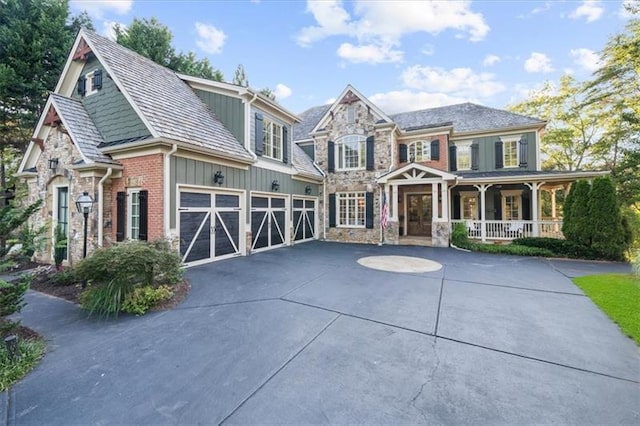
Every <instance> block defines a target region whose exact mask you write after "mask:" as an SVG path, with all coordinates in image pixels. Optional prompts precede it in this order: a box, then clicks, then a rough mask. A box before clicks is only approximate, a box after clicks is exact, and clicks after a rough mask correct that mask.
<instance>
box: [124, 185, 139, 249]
mask: <svg viewBox="0 0 640 426" xmlns="http://www.w3.org/2000/svg"><path fill="white" fill-rule="evenodd" d="M140 191H141V188H140V187H136V188H127V232H126V233H125V234H126V236H125V238H126V239H128V240H132V239H133V238H132V237H131V228H132V226H133V221H132V216H131V212H132V200H133V194H138V238H136V240H139V239H140Z"/></svg>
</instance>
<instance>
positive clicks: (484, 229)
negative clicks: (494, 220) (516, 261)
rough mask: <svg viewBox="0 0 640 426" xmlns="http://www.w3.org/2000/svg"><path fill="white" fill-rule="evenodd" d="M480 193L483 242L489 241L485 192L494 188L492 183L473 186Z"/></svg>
mask: <svg viewBox="0 0 640 426" xmlns="http://www.w3.org/2000/svg"><path fill="white" fill-rule="evenodd" d="M473 186H474V187H475V188H476V189H477V190H478V192H480V236H481V237H482V241H487V223H486V210H487V205H486V198H485V192H487V189H489V188H490V187H492V186H493V184H492V183H483V184H480V185H473Z"/></svg>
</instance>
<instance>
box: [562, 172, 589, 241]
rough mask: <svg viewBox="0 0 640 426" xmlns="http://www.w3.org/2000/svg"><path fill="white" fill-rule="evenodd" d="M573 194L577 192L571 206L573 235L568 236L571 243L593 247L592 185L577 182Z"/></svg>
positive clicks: (572, 190) (584, 181)
mask: <svg viewBox="0 0 640 426" xmlns="http://www.w3.org/2000/svg"><path fill="white" fill-rule="evenodd" d="M571 192H575V194H574V199H573V204H572V206H571V217H570V221H571V225H570V229H572V230H573V234H572V235H567V236H566V238H567V240H569V241H575V242H576V243H579V244H582V245H583V246H587V247H589V246H590V245H591V235H592V234H591V226H590V224H589V220H590V219H589V196H590V193H591V185H590V184H589V182H587V181H586V180H579V181H577V182H576V183H575V184H574V186H573V188H572V189H571Z"/></svg>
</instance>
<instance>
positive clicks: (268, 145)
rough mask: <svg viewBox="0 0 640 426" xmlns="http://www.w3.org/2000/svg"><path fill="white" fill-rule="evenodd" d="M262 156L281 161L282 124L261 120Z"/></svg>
mask: <svg viewBox="0 0 640 426" xmlns="http://www.w3.org/2000/svg"><path fill="white" fill-rule="evenodd" d="M262 142H263V147H262V149H263V154H262V155H263V156H265V157H269V158H273V159H275V160H280V161H282V125H280V124H278V123H274V122H273V121H270V120H267V119H266V118H265V119H264V120H263V121H262Z"/></svg>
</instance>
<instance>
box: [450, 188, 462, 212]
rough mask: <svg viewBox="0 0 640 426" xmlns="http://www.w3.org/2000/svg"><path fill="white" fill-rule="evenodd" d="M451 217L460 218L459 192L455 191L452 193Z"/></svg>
mask: <svg viewBox="0 0 640 426" xmlns="http://www.w3.org/2000/svg"><path fill="white" fill-rule="evenodd" d="M451 213H452V214H451V217H452V218H454V219H460V194H458V193H457V192H456V193H455V194H453V211H452V212H451Z"/></svg>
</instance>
